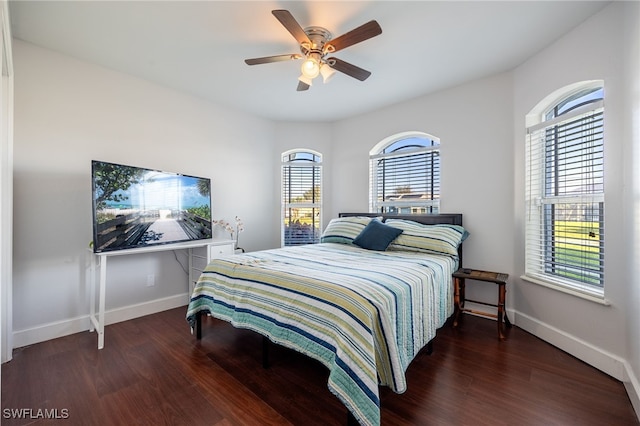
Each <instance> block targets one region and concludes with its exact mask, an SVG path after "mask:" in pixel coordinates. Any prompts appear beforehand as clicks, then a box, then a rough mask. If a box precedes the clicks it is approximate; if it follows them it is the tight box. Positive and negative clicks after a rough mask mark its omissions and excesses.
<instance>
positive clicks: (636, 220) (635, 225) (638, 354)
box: [623, 2, 640, 416]
mask: <svg viewBox="0 0 640 426" xmlns="http://www.w3.org/2000/svg"><path fill="white" fill-rule="evenodd" d="M624 16H625V22H624V24H625V25H624V35H623V36H624V41H625V42H624V44H623V55H624V57H625V58H627V60H626V65H625V67H624V71H625V87H626V90H627V96H626V102H625V104H624V110H625V114H624V117H625V124H624V133H623V141H624V142H623V143H624V145H623V149H624V151H625V155H624V169H625V173H624V179H625V188H626V190H625V191H624V194H625V195H624V203H625V206H624V212H625V219H624V228H625V229H627V230H629V231H630V232H628V233H627V235H629V237H628V238H627V239H626V240H625V241H626V244H625V245H624V247H623V250H624V251H625V252H626V253H628V257H627V258H628V259H629V262H628V264H627V265H626V268H625V271H626V276H627V281H628V285H627V291H628V293H627V297H626V317H627V318H626V323H627V327H628V329H627V333H626V340H627V342H628V345H629V346H628V348H627V353H626V357H625V358H626V360H627V362H628V371H629V372H630V374H629V378H628V381H627V383H625V384H626V385H627V392H628V394H629V396H630V399H631V402H632V403H633V406H634V408H635V410H636V413H638V415H639V416H640V395H639V393H640V338H639V336H640V309H638V306H640V262H638V261H637V259H640V3H638V2H630V3H627V4H625V9H624ZM634 373H635V374H634Z"/></svg>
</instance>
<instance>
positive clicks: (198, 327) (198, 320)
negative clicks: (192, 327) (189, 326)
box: [196, 312, 202, 340]
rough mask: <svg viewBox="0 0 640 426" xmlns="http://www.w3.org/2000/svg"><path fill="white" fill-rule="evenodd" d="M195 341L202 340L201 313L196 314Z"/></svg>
mask: <svg viewBox="0 0 640 426" xmlns="http://www.w3.org/2000/svg"><path fill="white" fill-rule="evenodd" d="M196 339H198V340H201V339H202V312H198V313H196Z"/></svg>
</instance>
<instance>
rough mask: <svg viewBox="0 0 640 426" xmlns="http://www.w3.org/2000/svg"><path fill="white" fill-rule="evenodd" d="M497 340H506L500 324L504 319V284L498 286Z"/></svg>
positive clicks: (505, 291)
mask: <svg viewBox="0 0 640 426" xmlns="http://www.w3.org/2000/svg"><path fill="white" fill-rule="evenodd" d="M498 292H499V294H498V339H499V340H506V337H505V335H504V327H503V323H502V319H503V317H504V318H506V313H505V312H504V300H505V298H506V297H505V296H506V293H507V289H506V286H505V284H504V283H501V284H498ZM506 320H507V321H509V319H508V318H506Z"/></svg>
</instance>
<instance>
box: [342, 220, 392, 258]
mask: <svg viewBox="0 0 640 426" xmlns="http://www.w3.org/2000/svg"><path fill="white" fill-rule="evenodd" d="M400 234H402V229H398V228H394V227H392V226H389V225H385V224H384V223H382V222H380V221H379V220H377V219H376V220H372V221H371V222H369V223H368V224H367V226H365V227H364V229H363V230H362V232H360V234H359V235H358V236H357V237H356V238H355V239H354V240H353V244H355V245H357V246H360V247H362V248H364V249H367V250H377V251H385V250H386V249H387V247H388V246H389V244H391V241H393V240H395V239H396V237H397V236H398V235H400Z"/></svg>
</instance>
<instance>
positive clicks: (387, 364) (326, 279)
mask: <svg viewBox="0 0 640 426" xmlns="http://www.w3.org/2000/svg"><path fill="white" fill-rule="evenodd" d="M456 266H457V259H455V258H451V257H448V256H436V255H426V254H424V253H422V254H420V253H411V252H404V251H384V252H379V251H369V250H365V249H361V248H359V247H356V246H350V245H345V244H335V243H323V244H315V245H308V246H298V247H286V248H281V249H274V250H266V251H259V252H253V253H246V254H242V255H233V256H227V257H224V258H220V259H214V260H213V261H211V263H210V264H209V265H208V266H207V267H206V269H205V270H204V272H203V273H202V275H201V276H200V278H199V280H198V282H197V284H196V286H195V289H194V292H193V295H192V297H191V301H190V303H189V307H188V311H187V320H188V321H189V322H190V323H191V324H192V326H193V324H194V322H195V315H196V313H198V312H208V313H210V314H211V315H212V316H214V317H216V318H219V319H223V320H225V321H229V322H230V323H231V324H233V325H234V326H236V327H241V328H248V329H251V330H254V331H257V332H258V333H261V334H263V335H265V336H267V337H268V338H269V339H271V340H272V341H273V342H275V343H278V344H280V345H283V346H286V347H289V348H292V349H294V350H296V351H299V352H302V353H304V354H306V355H308V356H310V357H312V358H314V359H316V360H318V361H320V362H322V363H323V364H324V365H325V366H327V368H328V369H329V371H330V374H329V381H328V387H329V389H330V390H331V392H333V393H334V394H335V395H336V396H337V397H338V398H339V399H340V400H341V401H342V402H343V403H344V404H345V406H346V407H347V409H349V411H351V412H352V413H353V415H354V416H355V417H356V418H357V419H358V421H359V422H360V423H361V424H364V425H379V424H380V398H379V393H378V386H379V385H386V386H389V387H390V388H391V389H392V390H393V391H395V392H397V393H402V392H404V391H405V390H406V388H407V383H406V379H405V371H406V369H407V367H408V366H409V363H410V362H411V360H413V358H414V357H415V356H416V355H417V353H418V351H420V349H421V348H422V347H424V346H425V345H426V344H427V343H428V342H429V341H430V340H431V339H433V338H434V337H435V335H436V330H437V329H438V328H439V327H441V326H442V325H443V324H444V322H445V321H446V319H447V318H448V317H449V316H450V315H451V313H452V312H453V290H452V285H451V274H452V272H453V271H455V268H456Z"/></svg>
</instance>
